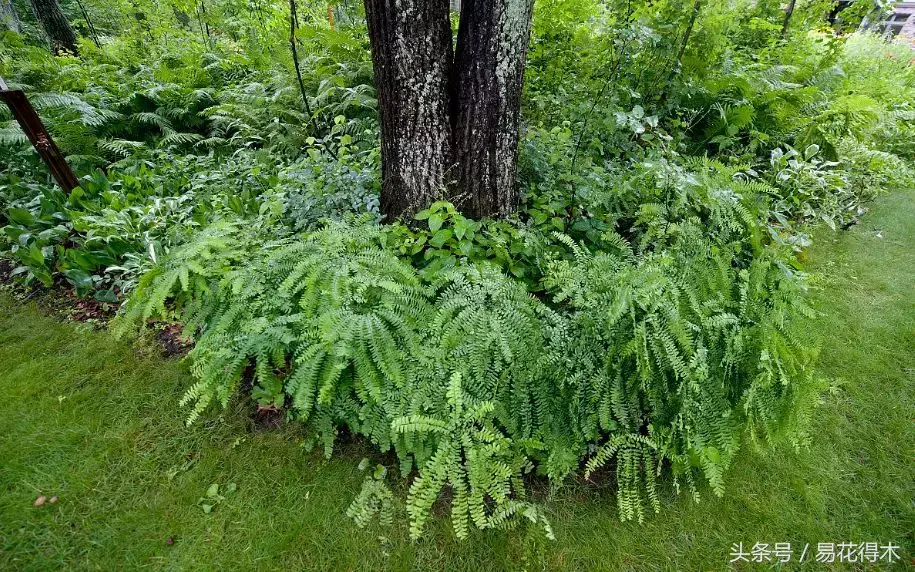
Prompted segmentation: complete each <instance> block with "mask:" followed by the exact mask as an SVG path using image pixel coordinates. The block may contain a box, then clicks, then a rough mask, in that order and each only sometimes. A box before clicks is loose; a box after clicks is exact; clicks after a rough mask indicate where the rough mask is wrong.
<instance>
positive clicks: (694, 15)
mask: <svg viewBox="0 0 915 572" xmlns="http://www.w3.org/2000/svg"><path fill="white" fill-rule="evenodd" d="M791 1H792V3H793V2H794V0H791ZM700 10H702V0H696V3H695V4H694V5H693V13H692V14H691V15H690V17H689V24H688V25H687V26H686V33H685V34H684V35H683V42H681V43H680V51H679V52H677V65H676V67H675V68H674V75H676V74H678V73H680V66H681V65H682V63H683V54H684V53H686V45H687V44H688V43H689V37H690V36H691V35H692V33H693V26H694V25H695V24H696V18H698V17H699V11H700Z"/></svg>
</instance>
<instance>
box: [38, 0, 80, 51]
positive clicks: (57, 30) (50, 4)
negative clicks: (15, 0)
mask: <svg viewBox="0 0 915 572" xmlns="http://www.w3.org/2000/svg"><path fill="white" fill-rule="evenodd" d="M29 4H31V5H32V11H33V12H34V13H35V18H36V19H37V20H38V23H39V24H41V27H42V29H43V30H44V33H45V34H47V36H48V39H49V40H50V41H51V51H52V52H53V53H54V55H60V54H61V53H62V52H69V53H71V54H76V53H77V49H76V34H74V33H73V28H71V27H70V22H69V21H67V17H66V16H64V13H63V11H62V10H61V9H60V4H59V3H58V2H57V0H29Z"/></svg>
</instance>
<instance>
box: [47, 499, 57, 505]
mask: <svg viewBox="0 0 915 572" xmlns="http://www.w3.org/2000/svg"><path fill="white" fill-rule="evenodd" d="M48 502H49V503H51V504H54V503H56V502H57V497H51V499H50V500H49V501H48Z"/></svg>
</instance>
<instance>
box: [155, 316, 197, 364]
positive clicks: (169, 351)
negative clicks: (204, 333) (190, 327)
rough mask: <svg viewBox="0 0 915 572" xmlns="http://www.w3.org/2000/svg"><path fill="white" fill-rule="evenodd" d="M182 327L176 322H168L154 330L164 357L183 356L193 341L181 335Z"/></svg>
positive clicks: (189, 349) (192, 344) (191, 346)
mask: <svg viewBox="0 0 915 572" xmlns="http://www.w3.org/2000/svg"><path fill="white" fill-rule="evenodd" d="M182 331H183V328H182V327H181V326H180V325H178V324H170V325H166V326H164V327H160V328H159V329H158V331H157V332H156V340H158V342H159V345H161V346H162V353H163V354H164V355H165V357H168V358H171V357H184V356H186V355H187V353H188V352H189V351H191V348H193V347H194V342H193V341H191V340H189V339H188V338H185V337H184V336H183V335H182Z"/></svg>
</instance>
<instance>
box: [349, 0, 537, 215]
mask: <svg viewBox="0 0 915 572" xmlns="http://www.w3.org/2000/svg"><path fill="white" fill-rule="evenodd" d="M451 4H452V2H451V1H450V0H365V13H366V21H367V23H368V30H369V39H370V41H371V44H372V61H373V63H374V69H375V87H376V90H377V93H378V106H379V111H380V113H381V170H382V190H381V210H382V212H383V213H384V214H385V215H387V217H388V219H389V220H392V219H395V218H397V217H400V216H406V217H410V216H412V215H413V213H415V212H416V211H417V210H420V209H422V208H425V207H426V206H428V205H429V203H431V202H432V201H434V200H436V199H439V198H447V199H450V200H451V201H452V202H454V203H455V204H456V205H457V206H458V207H459V208H460V209H461V210H462V211H464V212H465V213H467V214H469V215H471V216H473V217H476V218H482V217H487V216H505V215H507V214H509V213H511V212H512V211H513V210H514V209H515V208H516V206H517V203H518V191H517V187H516V184H515V176H516V171H517V152H518V125H519V118H520V105H521V88H522V85H523V83H524V64H525V57H526V54H527V46H528V40H529V36H530V23H531V13H532V10H533V0H488V1H487V0H463V2H462V3H461V20H460V26H459V28H458V43H457V54H456V56H453V54H452V51H453V48H452V40H451V26H450V22H449V11H450V8H451Z"/></svg>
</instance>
